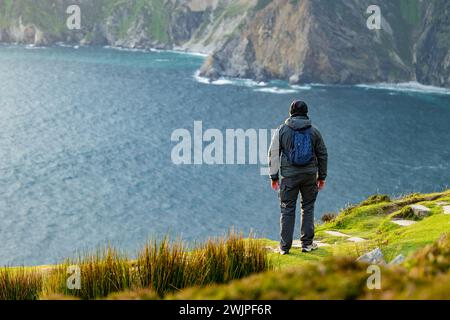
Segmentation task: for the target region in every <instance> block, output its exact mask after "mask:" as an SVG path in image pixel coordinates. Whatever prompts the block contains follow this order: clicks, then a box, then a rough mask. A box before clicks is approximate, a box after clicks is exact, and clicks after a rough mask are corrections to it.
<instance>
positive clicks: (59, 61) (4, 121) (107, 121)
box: [0, 45, 450, 265]
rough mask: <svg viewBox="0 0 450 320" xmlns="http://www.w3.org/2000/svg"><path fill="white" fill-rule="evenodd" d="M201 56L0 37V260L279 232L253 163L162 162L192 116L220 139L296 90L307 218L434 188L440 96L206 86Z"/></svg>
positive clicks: (444, 100) (444, 110) (423, 90)
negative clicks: (323, 179) (323, 164)
mask: <svg viewBox="0 0 450 320" xmlns="http://www.w3.org/2000/svg"><path fill="white" fill-rule="evenodd" d="M203 59H204V57H201V56H195V55H188V54H178V53H175V52H158V51H155V52H132V51H123V50H122V51H119V50H113V49H110V48H109V49H108V48H83V47H81V48H78V49H75V48H62V47H51V48H35V47H20V46H6V45H3V46H0V112H1V113H0V114H1V116H0V265H18V264H26V265H37V264H47V263H55V262H58V261H60V260H61V259H63V258H65V257H67V256H73V255H74V254H75V253H76V252H77V251H80V250H88V249H94V248H96V247H97V246H99V245H103V244H106V243H107V242H110V243H112V244H114V245H116V246H118V247H119V248H121V249H123V250H126V251H128V252H129V253H130V254H134V253H135V252H136V251H137V250H138V249H139V248H140V247H141V246H142V245H143V243H144V242H145V241H146V240H147V239H148V238H149V237H152V238H158V237H161V236H163V235H166V234H168V235H170V236H171V237H172V238H182V239H185V240H187V241H190V242H194V241H200V240H203V239H205V238H207V237H210V236H217V235H222V234H224V233H226V232H227V230H229V228H231V227H233V226H234V227H235V228H236V229H238V230H240V231H242V232H244V233H245V234H247V233H248V232H250V231H253V232H255V233H256V235H257V236H259V237H268V238H273V239H277V238H278V232H279V205H278V198H277V194H276V193H274V192H273V191H272V190H271V189H270V186H269V183H268V178H267V177H266V176H262V175H261V169H264V163H262V164H256V165H254V164H241V165H238V164H234V165H207V164H203V165H176V164H174V163H173V161H172V157H171V154H172V149H173V148H174V146H175V145H176V142H173V141H171V136H172V133H173V132H174V130H177V129H183V128H184V129H186V130H187V131H188V132H190V133H192V135H193V130H194V129H193V128H194V121H202V125H203V130H206V129H209V128H212V129H218V130H220V131H221V132H224V133H225V130H226V129H238V128H242V129H244V130H247V129H255V130H259V129H266V130H267V129H269V130H270V129H274V128H276V127H277V126H279V125H280V124H281V123H282V122H283V121H284V120H285V118H286V117H287V113H288V107H289V104H290V102H291V101H292V100H294V99H304V100H305V101H307V102H308V104H309V105H310V116H311V119H312V121H313V122H314V124H315V125H316V126H317V127H318V128H319V129H320V130H321V132H322V135H323V137H324V139H325V141H326V143H327V146H328V150H329V179H328V184H327V187H326V190H324V191H323V192H321V193H320V195H319V198H318V201H317V206H316V217H317V218H318V219H319V218H320V216H321V215H322V214H323V213H325V212H332V211H337V210H339V209H340V208H342V207H344V206H345V205H346V204H347V203H356V202H359V201H361V200H363V199H364V198H365V197H367V196H368V195H371V194H374V193H377V192H378V193H387V194H390V195H393V196H395V195H401V194H404V193H409V192H431V191H439V190H442V189H443V188H445V187H448V184H449V182H450V165H449V159H450V147H449V146H450V129H449V121H450V92H449V91H446V90H439V89H435V88H429V87H423V86H418V85H415V84H406V85H400V86H390V85H386V84H381V85H378V86H358V87H351V86H322V85H314V84H308V85H303V86H292V87H291V86H288V85H287V84H286V83H284V82H281V81H272V82H269V83H255V82H253V81H250V80H231V79H220V80H218V81H216V82H214V83H212V84H210V83H208V81H206V80H205V79H202V78H200V77H198V76H196V70H198V68H199V67H200V66H201V64H202V61H203ZM257 132H259V133H260V132H262V133H264V131H263V130H261V131H257ZM267 139H268V137H267ZM264 140H265V139H263V138H262V139H260V146H261V145H262V146H261V147H260V148H261V150H262V149H263V147H264V146H263V145H264V143H262V142H263V141H264ZM224 157H225V156H224ZM297 224H299V219H298V220H297ZM298 229H299V228H298V226H297V228H296V233H298V232H299V231H298Z"/></svg>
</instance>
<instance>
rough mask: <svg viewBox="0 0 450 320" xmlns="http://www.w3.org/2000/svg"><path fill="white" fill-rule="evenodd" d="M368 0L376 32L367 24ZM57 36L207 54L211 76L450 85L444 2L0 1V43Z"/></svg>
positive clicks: (40, 41)
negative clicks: (77, 10) (75, 21)
mask: <svg viewBox="0 0 450 320" xmlns="http://www.w3.org/2000/svg"><path fill="white" fill-rule="evenodd" d="M74 3H75V4H79V5H80V7H81V12H82V28H81V30H75V31H71V30H68V29H67V28H66V18H67V16H68V15H67V14H66V12H65V10H66V8H67V6H69V5H71V4H74ZM371 4H376V5H379V6H380V8H381V11H382V12H381V13H382V16H383V19H382V30H369V29H368V28H367V27H366V20H367V18H368V16H369V14H367V13H366V9H367V8H368V6H369V5H371ZM60 41H61V42H68V43H80V44H94V45H105V44H108V45H113V46H122V47H129V48H147V49H148V48H164V49H182V50H190V51H198V52H203V53H208V54H211V56H210V57H209V59H208V60H207V61H206V62H205V65H204V66H203V68H202V70H201V74H202V75H203V76H206V77H209V78H218V77H221V76H230V77H244V78H255V79H259V80H266V79H269V78H280V79H286V80H290V81H291V82H292V83H310V82H319V83H341V84H354V83H373V82H404V81H418V82H421V83H423V84H428V85H436V86H442V87H450V2H449V1H447V0H428V1H420V0H397V1H390V0H376V1H371V0H370V1H369V0H345V1H335V0H273V1H270V0H95V1H92V0H77V1H69V0H40V1H34V2H31V1H29V0H0V42H18V43H33V44H37V45H47V44H51V43H55V42H60Z"/></svg>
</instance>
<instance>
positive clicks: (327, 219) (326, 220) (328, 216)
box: [321, 212, 337, 223]
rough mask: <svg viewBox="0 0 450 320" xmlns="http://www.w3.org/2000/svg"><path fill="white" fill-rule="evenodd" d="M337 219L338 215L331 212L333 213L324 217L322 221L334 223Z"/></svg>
mask: <svg viewBox="0 0 450 320" xmlns="http://www.w3.org/2000/svg"><path fill="white" fill-rule="evenodd" d="M336 217H337V214H336V213H334V212H331V213H325V214H324V215H323V216H322V218H321V220H322V222H323V223H327V222H332V221H334V220H335V219H336Z"/></svg>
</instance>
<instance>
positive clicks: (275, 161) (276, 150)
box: [269, 116, 328, 181]
mask: <svg viewBox="0 0 450 320" xmlns="http://www.w3.org/2000/svg"><path fill="white" fill-rule="evenodd" d="M307 127H312V131H311V134H312V143H313V152H314V159H313V161H311V162H310V163H308V164H307V165H304V166H296V165H293V164H291V163H289V161H288V159H287V157H286V155H285V154H284V152H283V151H284V150H288V149H289V148H290V146H291V145H292V140H293V136H294V130H300V129H304V128H307ZM327 162H328V152H327V147H326V146H325V143H324V141H323V139H322V135H321V134H320V132H319V130H317V128H315V127H314V126H312V125H311V120H309V118H308V117H306V116H301V117H298V116H296V117H291V118H289V119H287V120H286V122H285V123H284V124H283V125H282V126H281V127H280V128H278V129H277V130H276V131H275V134H274V135H273V138H272V143H271V145H270V149H269V166H270V170H269V175H270V178H271V179H272V180H274V181H275V180H278V179H279V176H280V175H281V176H282V177H292V176H296V175H298V174H304V173H318V179H319V180H325V179H326V177H327ZM280 169H281V171H280Z"/></svg>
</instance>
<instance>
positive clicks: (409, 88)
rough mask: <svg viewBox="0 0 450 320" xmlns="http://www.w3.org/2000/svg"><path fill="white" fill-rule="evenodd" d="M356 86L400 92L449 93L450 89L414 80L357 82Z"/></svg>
mask: <svg viewBox="0 0 450 320" xmlns="http://www.w3.org/2000/svg"><path fill="white" fill-rule="evenodd" d="M356 87H358V88H365V89H375V90H390V91H400V92H415V93H434V94H450V89H446V88H440V87H435V86H428V85H424V84H421V83H418V82H414V81H411V82H403V83H376V84H359V85H356Z"/></svg>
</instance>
